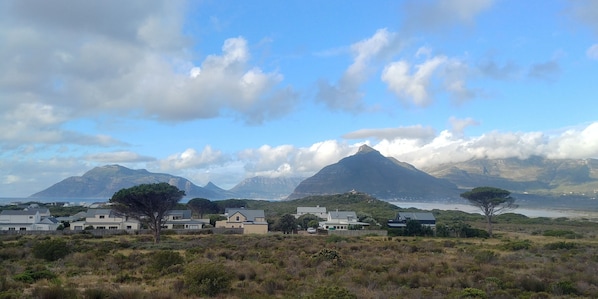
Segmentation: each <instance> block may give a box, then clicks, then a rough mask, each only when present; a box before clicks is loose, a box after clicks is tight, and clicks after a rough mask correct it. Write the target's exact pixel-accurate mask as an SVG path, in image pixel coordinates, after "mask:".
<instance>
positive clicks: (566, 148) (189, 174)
mask: <svg viewBox="0 0 598 299" xmlns="http://www.w3.org/2000/svg"><path fill="white" fill-rule="evenodd" d="M0 41H2V42H1V44H0V126H1V127H2V128H3V129H2V130H1V131H0V197H25V196H28V195H30V194H33V193H35V192H38V191H41V190H43V189H45V188H47V187H49V186H51V185H52V184H54V183H57V182H59V181H61V180H62V179H65V178H67V177H70V176H76V175H82V174H83V173H85V172H86V171H88V170H90V169H91V168H93V167H95V166H101V165H106V164H120V165H123V166H126V167H130V168H135V169H140V168H144V169H148V170H149V171H152V172H163V173H170V174H174V175H180V176H184V177H186V178H188V179H190V180H191V181H193V182H194V183H196V184H197V185H200V186H203V185H205V184H207V183H208V182H209V181H212V182H213V183H215V184H216V185H218V186H220V187H223V188H231V187H232V186H234V185H235V184H237V183H238V182H240V181H241V180H242V179H244V178H247V177H252V176H256V175H264V176H302V177H307V176H311V175H313V174H314V173H315V172H317V171H318V170H320V169H321V168H322V167H324V166H326V165H329V164H332V163H335V162H336V161H338V160H339V159H341V158H343V157H346V156H349V155H352V154H354V153H355V152H356V150H357V148H358V147H359V146H360V145H362V144H368V145H370V146H372V147H374V148H376V149H377V150H379V151H380V152H381V153H382V154H384V155H386V156H393V157H395V158H397V159H399V160H401V161H405V162H408V163H411V164H413V165H415V166H416V167H418V168H420V169H424V170H425V169H426V168H427V167H431V166H434V165H437V164H442V163H448V162H457V161H465V160H469V159H474V158H506V157H520V158H526V157H529V156H530V155H541V156H544V157H548V158H574V159H586V158H598V116H597V115H598V113H597V112H598V108H596V104H595V103H596V100H597V95H598V84H597V83H598V79H597V78H598V2H596V1H591V0H587V1H582V0H579V1H558V0H555V1H516V0H502V1H499V0H496V1H494V0H445V1H433V0H426V1H381V0H380V1H311V0H308V1H305V0H303V1H291V0H289V1H267V0H261V1H146V0H143V1H141V0H139V1H94V2H89V1H74V0H57V1H33V0H22V1H11V0H9V1H2V2H1V3H0Z"/></svg>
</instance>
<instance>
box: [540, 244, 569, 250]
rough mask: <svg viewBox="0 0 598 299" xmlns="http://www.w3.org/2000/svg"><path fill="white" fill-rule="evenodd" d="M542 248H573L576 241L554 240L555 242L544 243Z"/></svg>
mask: <svg viewBox="0 0 598 299" xmlns="http://www.w3.org/2000/svg"><path fill="white" fill-rule="evenodd" d="M544 248H546V249H550V250H558V249H567V250H569V249H575V248H577V243H572V242H555V243H548V244H546V245H544Z"/></svg>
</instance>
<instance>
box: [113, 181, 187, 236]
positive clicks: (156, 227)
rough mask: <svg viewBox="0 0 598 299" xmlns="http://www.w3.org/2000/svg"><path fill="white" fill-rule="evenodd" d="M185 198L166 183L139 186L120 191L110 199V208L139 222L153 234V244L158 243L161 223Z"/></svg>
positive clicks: (181, 192)
mask: <svg viewBox="0 0 598 299" xmlns="http://www.w3.org/2000/svg"><path fill="white" fill-rule="evenodd" d="M183 196H185V191H181V190H179V189H178V188H177V187H175V186H171V185H170V184H168V183H157V184H141V185H137V186H134V187H131V188H125V189H121V190H119V191H118V192H116V193H114V195H113V196H112V198H111V199H110V203H112V208H113V209H114V210H115V211H116V212H118V213H121V214H123V215H125V216H128V217H131V218H134V219H137V220H139V221H140V222H141V223H144V224H146V225H147V226H148V228H149V229H150V230H152V231H153V233H154V242H155V243H159V242H160V231H161V229H162V223H163V221H164V219H165V217H166V214H167V212H168V211H170V210H172V209H173V208H174V207H176V205H177V203H178V202H179V201H180V200H181V199H182V198H183Z"/></svg>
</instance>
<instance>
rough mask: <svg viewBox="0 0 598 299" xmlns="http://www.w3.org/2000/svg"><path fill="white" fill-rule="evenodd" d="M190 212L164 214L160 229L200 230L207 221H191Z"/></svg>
mask: <svg viewBox="0 0 598 299" xmlns="http://www.w3.org/2000/svg"><path fill="white" fill-rule="evenodd" d="M191 214H192V213H191V210H171V211H168V213H166V219H165V221H164V222H163V223H162V227H163V228H166V229H200V228H203V225H204V224H206V223H209V220H201V219H192V218H191Z"/></svg>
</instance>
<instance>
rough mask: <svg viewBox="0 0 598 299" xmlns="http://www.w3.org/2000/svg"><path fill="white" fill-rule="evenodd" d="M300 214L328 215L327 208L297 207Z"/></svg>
mask: <svg viewBox="0 0 598 299" xmlns="http://www.w3.org/2000/svg"><path fill="white" fill-rule="evenodd" d="M298 213H308V214H311V213H314V214H317V213H326V207H297V214H298Z"/></svg>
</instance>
